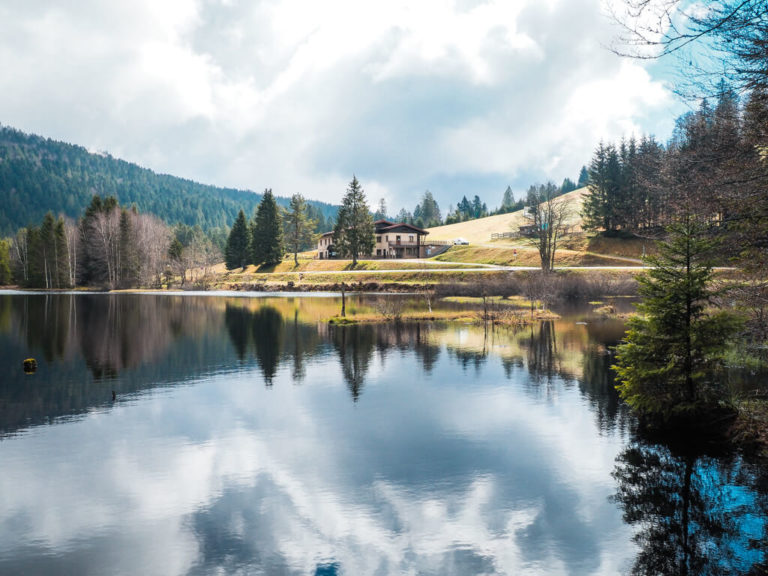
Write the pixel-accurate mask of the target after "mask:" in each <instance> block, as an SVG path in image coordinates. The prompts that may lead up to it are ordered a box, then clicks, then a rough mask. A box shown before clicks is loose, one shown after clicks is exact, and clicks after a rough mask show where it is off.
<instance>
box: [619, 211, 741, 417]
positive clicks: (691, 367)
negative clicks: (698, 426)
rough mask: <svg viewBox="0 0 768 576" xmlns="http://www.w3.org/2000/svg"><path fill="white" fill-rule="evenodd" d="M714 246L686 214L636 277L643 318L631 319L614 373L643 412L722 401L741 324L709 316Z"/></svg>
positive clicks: (723, 315)
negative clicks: (729, 354) (731, 346)
mask: <svg viewBox="0 0 768 576" xmlns="http://www.w3.org/2000/svg"><path fill="white" fill-rule="evenodd" d="M713 249H714V243H713V241H712V240H710V239H709V238H708V237H707V236H706V229H705V228H704V226H703V225H702V223H701V222H700V221H699V220H698V219H697V218H695V217H693V216H691V215H687V216H685V217H683V218H682V219H681V220H680V221H679V222H677V223H675V224H673V225H672V226H670V228H669V238H668V239H667V240H666V241H664V242H660V243H659V253H658V255H656V256H650V257H648V258H647V261H648V264H650V265H651V266H652V268H651V269H650V270H649V271H648V272H647V273H645V274H642V275H640V276H639V277H638V281H639V282H640V294H641V296H642V297H643V301H642V303H641V304H640V305H639V306H638V310H639V312H640V315H639V316H636V317H633V318H631V319H630V320H629V329H628V331H627V334H626V336H625V339H624V342H623V343H622V344H621V345H619V347H618V348H617V352H618V353H617V357H616V366H615V367H614V368H615V369H616V371H617V372H618V375H619V380H620V381H621V383H620V384H619V385H618V386H617V389H618V390H619V393H620V394H621V396H622V398H624V400H626V401H627V402H628V403H629V405H630V406H631V407H632V408H633V409H634V410H636V411H637V412H638V413H640V414H642V415H646V416H651V417H661V418H662V419H663V420H668V419H669V418H671V417H674V416H675V415H680V414H682V413H684V412H686V411H690V410H694V409H697V408H698V407H699V406H700V405H709V406H711V405H713V404H714V403H716V402H718V401H719V400H722V399H723V398H724V393H725V390H724V386H723V382H724V379H723V378H722V374H721V370H722V368H723V361H722V357H723V353H724V351H725V348H726V346H727V344H728V340H729V338H730V337H731V336H732V335H733V334H734V332H735V329H736V326H737V323H736V320H735V319H734V317H733V316H732V315H731V314H729V313H727V312H722V311H721V312H712V311H711V308H712V306H713V297H714V295H715V291H714V289H713V288H712V266H711V258H712V254H713ZM697 405H699V406H697Z"/></svg>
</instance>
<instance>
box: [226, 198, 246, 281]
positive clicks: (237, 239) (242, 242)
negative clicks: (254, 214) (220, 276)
mask: <svg viewBox="0 0 768 576" xmlns="http://www.w3.org/2000/svg"><path fill="white" fill-rule="evenodd" d="M224 259H225V263H226V266H227V270H234V269H235V268H243V269H245V267H246V266H247V265H248V259H249V256H248V224H246V221H245V212H243V211H242V210H240V212H239V213H238V215H237V220H235V223H234V224H233V225H232V230H230V232H229V238H227V247H226V249H225V253H224Z"/></svg>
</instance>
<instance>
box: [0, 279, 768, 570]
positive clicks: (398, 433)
mask: <svg viewBox="0 0 768 576" xmlns="http://www.w3.org/2000/svg"><path fill="white" fill-rule="evenodd" d="M369 305H370V299H366V298H363V297H361V298H359V299H352V300H351V302H350V303H348V310H349V311H350V312H351V313H352V314H354V313H355V312H357V311H364V310H365V309H366V307H367V306H369ZM412 305H414V306H423V305H424V304H423V303H422V302H414V303H412ZM338 306H339V303H338V300H337V299H336V298H330V297H325V298H318V297H253V298H242V297H240V298H235V297H223V296H202V295H199V296H194V295H192V296H168V295H125V294H123V295H106V294H93V295H44V294H34V295H29V294H26V295H25V294H8V293H6V294H0V574H94V575H97V574H98V575H101V574H162V575H172V574H278V575H279V574H308V575H333V574H345V575H365V574H435V575H437V574H440V575H443V574H457V575H465V574H623V573H633V574H686V573H687V574H764V573H766V569H767V567H768V556H767V555H766V525H765V518H766V511H767V509H768V505H767V501H766V500H767V499H766V494H767V493H768V487H767V484H768V472H766V470H765V467H761V466H760V465H759V464H758V463H754V462H749V461H747V460H745V459H742V458H740V457H739V456H738V455H733V454H705V453H701V452H696V451H681V450H677V449H672V448H669V447H666V446H663V445H658V444H654V443H651V442H649V441H644V440H642V439H640V438H637V437H636V435H635V433H634V432H633V430H634V426H633V421H632V418H631V417H630V416H629V414H628V413H627V411H626V410H625V408H624V407H623V405H622V404H621V403H620V402H619V401H618V399H617V397H616V394H615V392H614V391H613V388H612V375H611V373H610V371H609V366H610V364H611V357H610V354H609V353H608V347H609V346H611V345H613V344H615V343H616V342H617V341H618V340H619V339H620V337H621V335H622V333H623V327H622V325H621V324H620V323H618V322H615V321H604V320H598V319H596V318H590V317H581V318H575V317H569V318H567V319H564V320H563V321H559V322H555V323H551V322H549V323H542V324H540V325H536V326H533V327H527V328H525V329H522V330H518V331H513V330H495V331H485V330H483V329H482V327H478V326H474V325H469V324H445V325H441V324H435V325H430V324H420V325H416V324H413V325H409V324H406V325H401V326H397V325H375V326H374V325H358V326H350V327H343V328H342V327H332V326H329V325H327V324H326V323H325V322H324V321H323V320H324V319H325V318H327V317H328V316H330V315H331V314H334V313H335V312H336V311H337V310H338ZM577 320H581V321H583V322H586V323H582V322H578V323H577ZM29 356H34V357H36V358H37V360H38V362H39V368H38V371H37V373H36V374H34V375H29V376H28V375H24V373H23V371H22V360H23V359H24V358H26V357H29ZM113 390H114V391H115V394H116V399H115V400H114V401H113V400H112V391H113Z"/></svg>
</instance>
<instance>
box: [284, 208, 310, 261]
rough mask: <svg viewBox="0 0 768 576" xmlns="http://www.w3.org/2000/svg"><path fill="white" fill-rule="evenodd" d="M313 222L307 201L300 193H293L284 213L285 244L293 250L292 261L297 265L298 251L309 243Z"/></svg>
mask: <svg viewBox="0 0 768 576" xmlns="http://www.w3.org/2000/svg"><path fill="white" fill-rule="evenodd" d="M314 227H315V223H314V222H313V221H312V220H311V219H310V218H309V214H308V212H307V203H306V201H305V200H304V197H303V196H302V195H301V194H294V195H293V196H292V197H291V203H290V205H289V208H288V212H286V214H285V239H286V244H287V245H288V248H289V249H290V251H291V252H293V261H294V263H295V264H296V265H297V266H298V265H299V251H301V250H302V249H303V248H304V247H306V246H307V245H309V243H310V242H311V240H312V230H313V229H314Z"/></svg>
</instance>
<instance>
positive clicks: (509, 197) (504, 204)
mask: <svg viewBox="0 0 768 576" xmlns="http://www.w3.org/2000/svg"><path fill="white" fill-rule="evenodd" d="M514 206H515V195H514V194H513V193H512V188H511V187H510V186H507V189H506V190H504V197H503V198H502V200H501V208H500V209H499V213H500V214H506V213H507V212H512V210H513V209H514Z"/></svg>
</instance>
